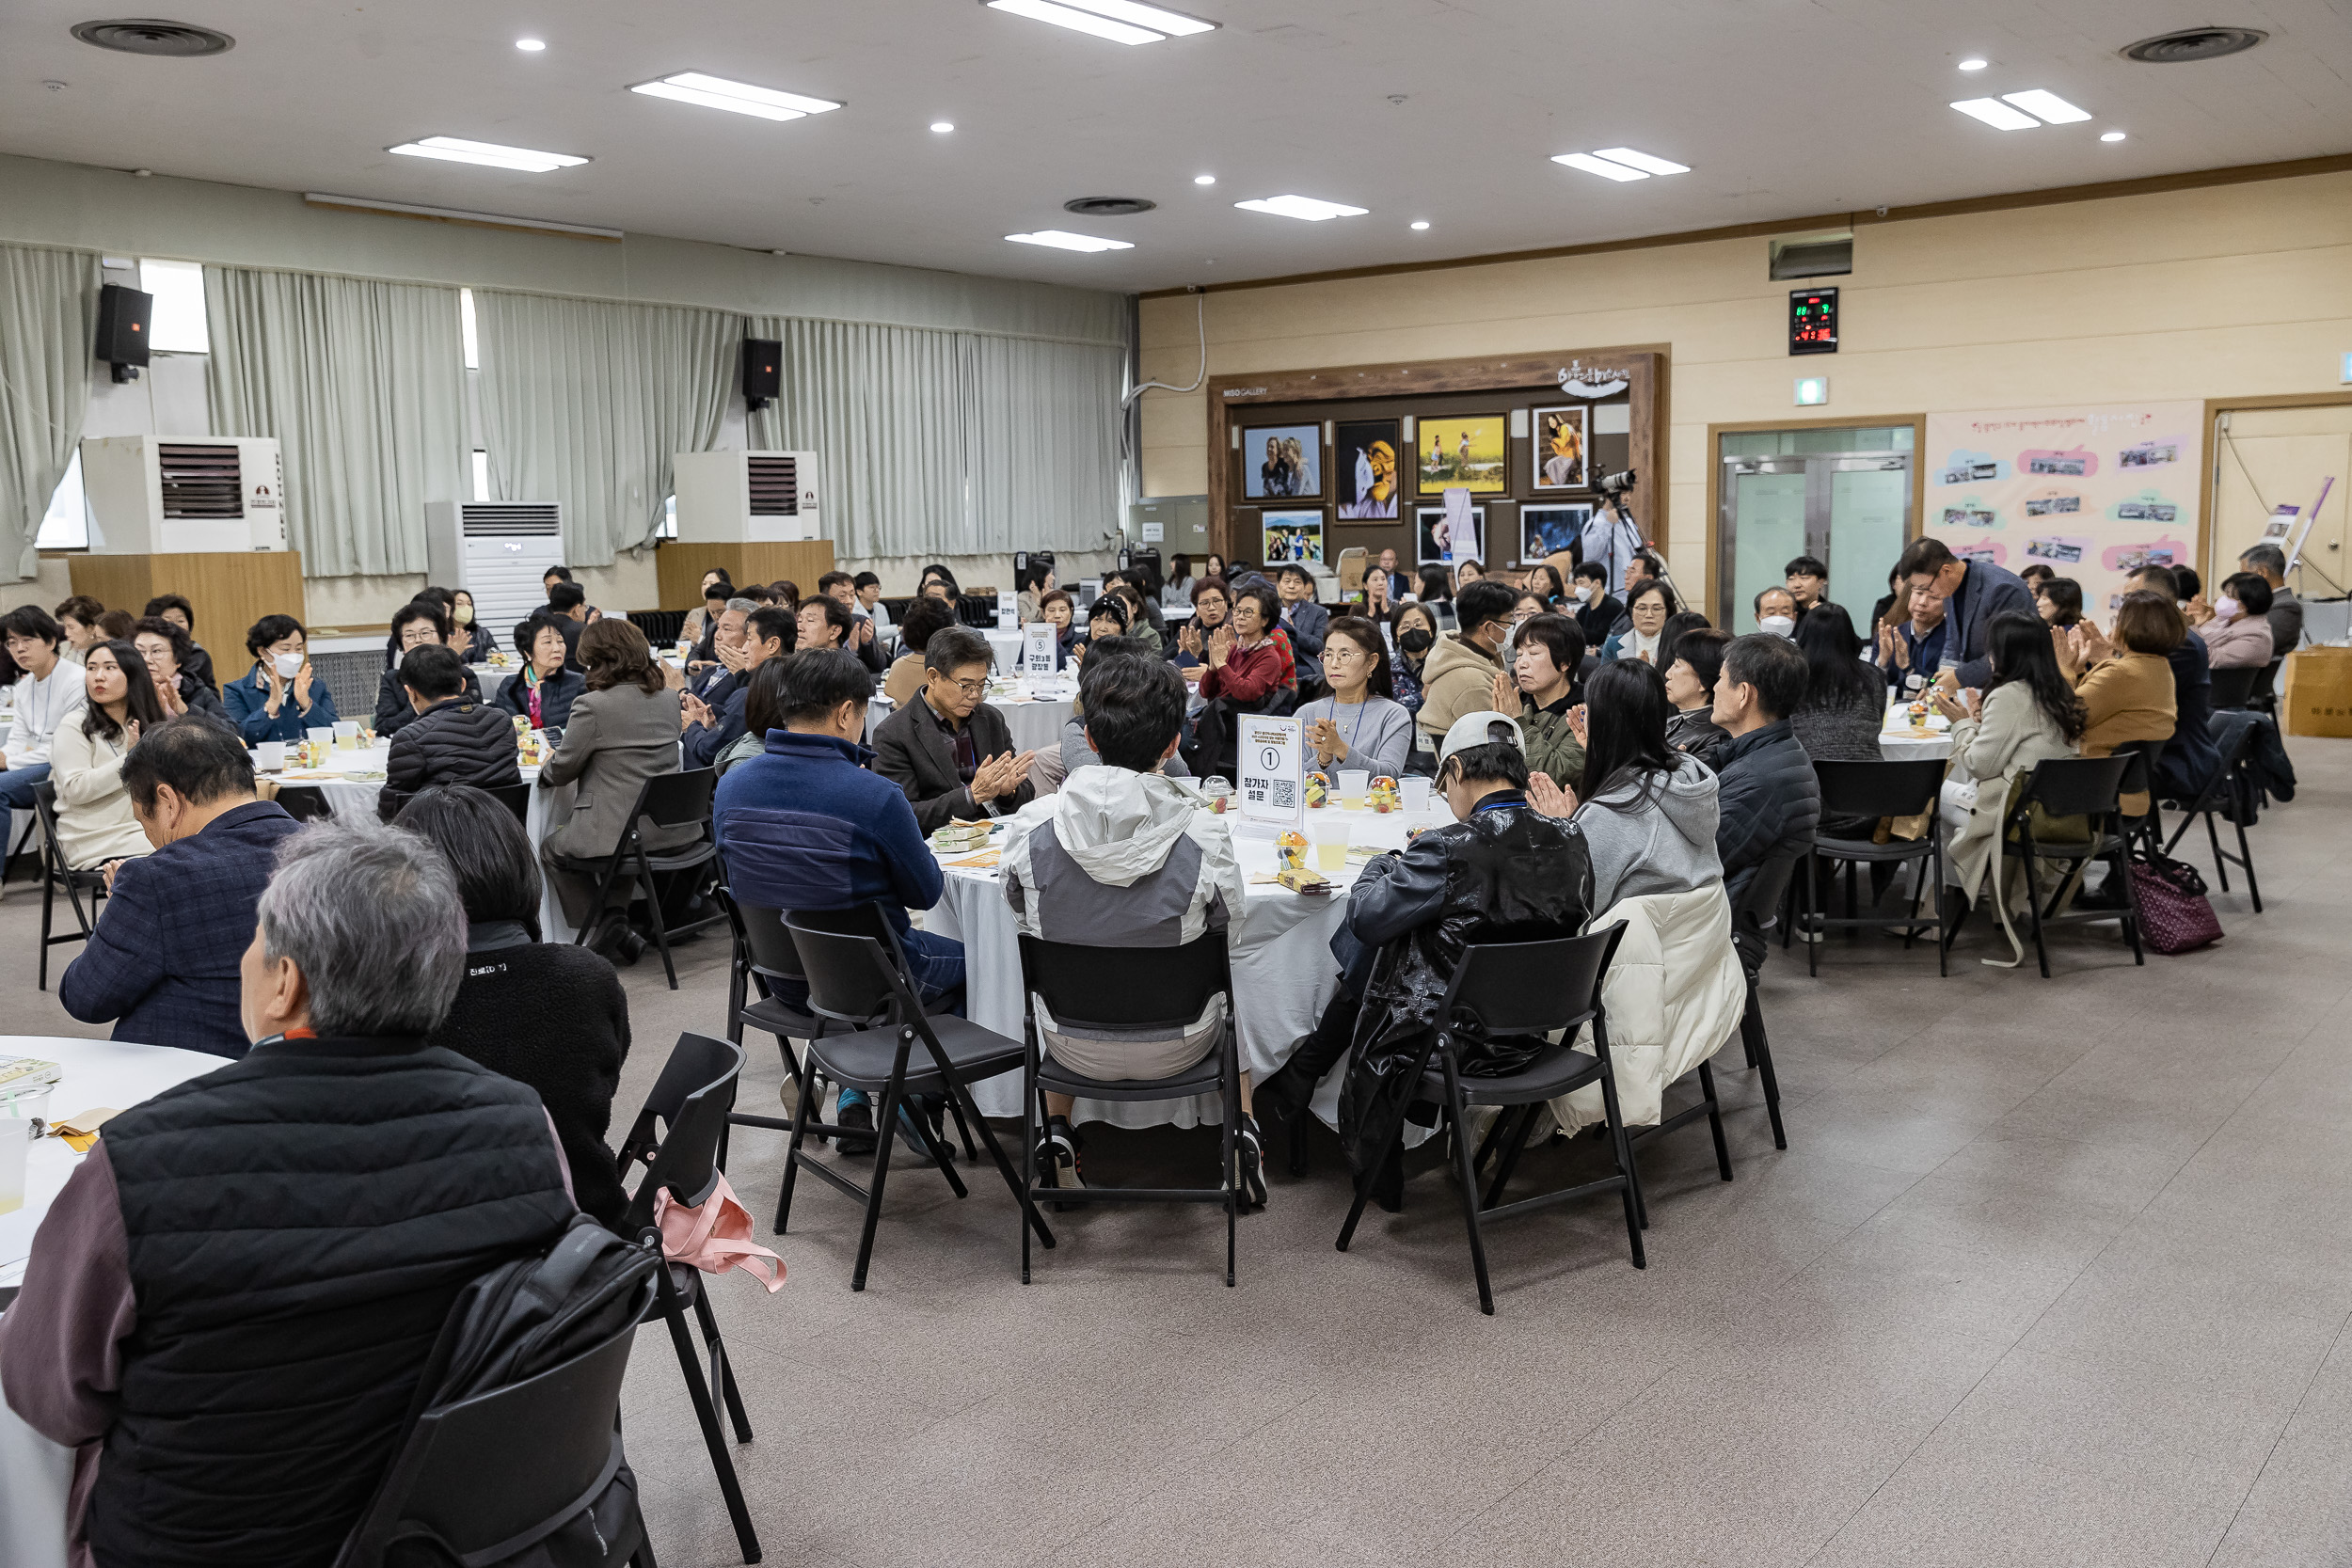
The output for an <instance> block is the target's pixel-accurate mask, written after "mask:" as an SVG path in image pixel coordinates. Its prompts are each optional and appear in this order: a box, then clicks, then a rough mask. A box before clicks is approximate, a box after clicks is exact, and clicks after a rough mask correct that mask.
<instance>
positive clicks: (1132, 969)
mask: <svg viewBox="0 0 2352 1568" xmlns="http://www.w3.org/2000/svg"><path fill="white" fill-rule="evenodd" d="M1021 978H1022V983H1023V984H1024V985H1025V987H1026V988H1027V989H1028V990H1030V991H1032V992H1034V993H1035V994H1036V995H1037V997H1038V998H1039V1000H1041V1001H1042V1002H1043V1003H1044V1004H1045V1010H1046V1011H1047V1012H1049V1013H1051V1014H1052V1015H1053V1017H1054V1022H1055V1023H1056V1024H1057V1025H1065V1026H1070V1025H1074V1026H1081V1027H1086V1028H1092V1029H1108V1030H1120V1031H1132V1032H1135V1033H1142V1032H1143V1031H1145V1030H1147V1029H1152V1028H1156V1027H1163V1026H1164V1027H1167V1028H1170V1029H1176V1030H1183V1029H1186V1028H1189V1027H1190V1026H1191V1025H1192V1024H1193V1023H1195V1022H1198V1021H1199V1019H1200V1015H1201V1014H1202V1013H1203V1012H1204V1011H1206V1010H1207V1008H1208V1006H1209V999H1210V998H1211V997H1214V996H1216V995H1218V994H1219V993H1230V992H1231V990H1232V974H1231V971H1230V969H1229V968H1228V964H1227V958H1226V940H1225V933H1224V932H1223V931H1204V932H1202V933H1201V934H1200V937H1199V938H1198V939H1197V940H1195V941H1192V942H1186V943H1185V944H1184V946H1182V947H1087V946H1082V945H1080V944H1079V943H1076V942H1047V941H1045V940H1043V939H1042V938H1040V937H1032V936H1024V937H1023V938H1022V939H1021Z"/></svg>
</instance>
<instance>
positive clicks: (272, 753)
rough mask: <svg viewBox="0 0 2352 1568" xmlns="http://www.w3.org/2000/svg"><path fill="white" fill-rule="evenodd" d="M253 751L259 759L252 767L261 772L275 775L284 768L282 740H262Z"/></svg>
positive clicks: (284, 748)
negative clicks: (257, 754)
mask: <svg viewBox="0 0 2352 1568" xmlns="http://www.w3.org/2000/svg"><path fill="white" fill-rule="evenodd" d="M254 751H255V752H258V753H259V757H258V759H257V760H256V761H255V763H254V764H253V766H254V767H255V768H259V769H260V770H261V771H262V772H264V773H275V772H278V770H280V769H281V768H284V767H285V766H286V743H285V742H284V741H282V740H264V741H262V743H261V744H260V745H259V746H256V747H255V748H254Z"/></svg>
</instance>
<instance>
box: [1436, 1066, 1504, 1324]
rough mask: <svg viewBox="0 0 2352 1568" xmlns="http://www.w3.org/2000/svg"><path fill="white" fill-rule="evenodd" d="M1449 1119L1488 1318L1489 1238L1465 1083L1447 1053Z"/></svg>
mask: <svg viewBox="0 0 2352 1568" xmlns="http://www.w3.org/2000/svg"><path fill="white" fill-rule="evenodd" d="M1441 1059H1442V1060H1443V1062H1444V1064H1445V1119H1446V1125H1447V1127H1448V1128H1449V1129H1450V1130H1451V1132H1453V1135H1454V1179H1455V1184H1456V1186H1457V1187H1458V1188H1459V1189H1460V1190H1459V1192H1458V1193H1457V1194H1456V1196H1458V1197H1460V1199H1461V1200H1462V1224H1463V1226H1464V1227H1465V1228H1467V1229H1468V1230H1469V1231H1470V1268H1471V1269H1472V1270H1473V1271H1474V1272H1475V1273H1476V1274H1477V1275H1478V1309H1479V1310H1480V1311H1481V1312H1484V1313H1485V1314H1486V1316H1487V1317H1490V1318H1491V1317H1493V1316H1494V1315H1495V1292H1494V1285H1493V1283H1492V1282H1491V1281H1490V1280H1489V1279H1488V1278H1487V1276H1486V1236H1485V1235H1484V1234H1483V1233H1482V1232H1481V1231H1480V1230H1479V1228H1478V1177H1477V1176H1476V1174H1475V1173H1473V1172H1472V1171H1471V1170H1470V1139H1469V1138H1468V1137H1466V1136H1465V1135H1464V1133H1463V1128H1462V1111H1463V1108H1464V1107H1463V1105H1462V1079H1461V1075H1460V1073H1459V1071H1458V1070H1457V1069H1455V1067H1454V1053H1453V1052H1451V1051H1448V1052H1445V1053H1443V1054H1442V1057H1441Z"/></svg>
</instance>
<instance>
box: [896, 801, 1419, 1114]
mask: <svg viewBox="0 0 2352 1568" xmlns="http://www.w3.org/2000/svg"><path fill="white" fill-rule="evenodd" d="M1325 812H1328V813H1329V814H1330V815H1331V816H1343V817H1345V818H1346V819H1347V821H1348V823H1349V827H1350V832H1349V835H1348V839H1349V843H1350V845H1351V847H1369V848H1372V849H1375V850H1377V849H1400V848H1403V847H1404V846H1405V833H1406V829H1408V828H1414V827H1428V826H1434V825H1437V824H1439V823H1444V822H1450V821H1452V820H1453V816H1452V814H1450V813H1449V812H1447V811H1446V809H1445V807H1444V806H1443V805H1442V804H1439V803H1436V802H1434V801H1433V803H1432V807H1431V809H1430V810H1429V811H1428V812H1424V813H1420V814H1416V815H1411V816H1408V815H1406V813H1404V812H1391V813H1388V814H1386V815H1382V814H1379V813H1375V812H1371V811H1357V812H1343V811H1341V810H1340V809H1339V808H1338V806H1337V805H1336V804H1334V805H1332V806H1329V807H1326V808H1324V809H1323V811H1318V812H1316V813H1313V814H1312V815H1314V816H1323V815H1324V813H1325ZM1227 820H1228V821H1229V822H1231V823H1232V834H1233V847H1234V850H1235V852H1236V854H1237V856H1238V858H1239V859H1240V861H1241V869H1242V875H1243V877H1244V878H1245V879H1248V883H1247V895H1246V897H1245V899H1244V903H1243V915H1242V921H1241V927H1240V929H1239V930H1238V931H1237V932H1235V933H1234V934H1233V939H1232V970H1233V1004H1234V1007H1235V1009H1236V1012H1237V1014H1238V1022H1239V1025H1240V1037H1241V1066H1242V1070H1243V1071H1244V1072H1248V1073H1250V1074H1253V1075H1254V1076H1255V1077H1256V1078H1258V1079H1263V1077H1264V1076H1265V1075H1266V1074H1268V1073H1271V1072H1273V1071H1274V1070H1275V1069H1278V1068H1279V1067H1280V1066H1281V1065H1282V1064H1283V1063H1284V1062H1286V1061H1288V1060H1289V1059H1290V1054H1291V1048H1292V1046H1294V1045H1295V1044H1296V1043H1297V1040H1298V1037H1299V1036H1301V1035H1304V1034H1306V1033H1307V1032H1308V1031H1310V1030H1311V1029H1312V1028H1313V1027H1314V1026H1315V1023H1316V1022H1317V1021H1318V1020H1319V1019H1321V1018H1322V1016H1323V1009H1324V1007H1325V1006H1326V1005H1327V1004H1328V1003H1329V1002H1330V1000H1331V994H1332V992H1333V991H1335V990H1338V989H1339V978H1340V975H1339V964H1338V962H1337V960H1335V959H1334V958H1332V957H1331V938H1332V936H1333V934H1334V933H1335V932H1337V931H1338V929H1339V927H1340V921H1341V919H1342V917H1343V914H1344V913H1345V911H1346V908H1347V890H1348V888H1349V886H1350V885H1351V884H1353V883H1354V881H1355V879H1356V874H1357V870H1358V867H1357V866H1356V865H1355V864H1352V863H1351V864H1350V865H1349V866H1348V867H1347V868H1346V869H1345V870H1343V871H1328V870H1327V871H1325V872H1324V873H1323V874H1324V875H1325V876H1326V877H1328V878H1330V879H1331V880H1332V882H1333V883H1334V884H1336V886H1335V891H1333V892H1331V893H1329V894H1299V893H1292V892H1290V891H1289V890H1288V889H1286V888H1283V887H1280V886H1278V885H1276V884H1275V883H1274V882H1272V881H1271V880H1267V881H1260V880H1257V879H1258V878H1261V877H1265V878H1269V879H1270V878H1271V877H1272V875H1273V873H1274V869H1275V863H1274V833H1275V830H1274V829H1271V828H1267V827H1263V826H1261V825H1258V824H1255V823H1246V822H1243V821H1242V820H1241V819H1240V818H1238V817H1229V818H1228V819H1227ZM997 838H998V840H999V841H1000V842H1001V840H1002V838H1003V834H1002V833H999V834H998V835H997ZM965 858H967V857H966V856H964V855H962V854H960V853H959V854H950V855H942V856H941V857H940V860H941V864H942V866H943V868H944V869H945V870H946V876H947V891H946V894H945V895H943V896H942V897H941V899H940V901H939V904H938V906H937V907H936V908H935V909H933V910H932V911H930V914H929V915H927V916H926V917H925V919H924V928H925V929H927V930H931V931H936V932H938V933H940V934H941V935H943V936H949V937H956V938H960V939H961V941H962V942H963V961H964V1000H965V1011H966V1013H967V1015H968V1016H969V1017H970V1018H971V1020H972V1022H975V1023H978V1024H982V1025H984V1026H986V1027H987V1028H990V1029H993V1030H995V1031H996V1032H997V1033H998V1034H1000V1035H1006V1036H1009V1037H1012V1038H1014V1039H1019V1038H1021V1037H1022V1021H1023V1019H1024V1016H1025V1012H1026V1007H1025V998H1024V996H1023V994H1022V986H1021V950H1020V943H1019V941H1018V936H1019V930H1018V927H1016V926H1015V925H1014V922H1013V916H1012V908H1011V906H1010V905H1009V904H1007V903H1006V902H1005V890H1004V885H1003V881H1002V879H1001V876H1000V874H999V873H998V872H997V871H996V870H994V869H993V868H989V869H974V868H970V867H963V866H958V865H955V864H953V862H955V861H958V860H962V859H965ZM1344 1070H1345V1063H1344V1062H1343V1063H1342V1064H1341V1066H1340V1067H1338V1068H1335V1069H1332V1071H1331V1072H1330V1073H1329V1074H1328V1075H1327V1077H1326V1078H1325V1079H1324V1081H1323V1083H1322V1084H1321V1085H1319V1086H1318V1087H1317V1088H1316V1090H1315V1096H1314V1104H1313V1108H1314V1112H1315V1114H1316V1115H1317V1116H1319V1117H1322V1118H1323V1119H1324V1120H1325V1121H1326V1122H1327V1123H1329V1124H1331V1125H1333V1126H1337V1125H1338V1122H1339V1094H1340V1077H1341V1075H1342V1073H1343V1072H1344ZM972 1092H973V1098H974V1100H975V1101H977V1104H978V1105H979V1108H980V1110H981V1112H982V1113H983V1114H984V1115H987V1116H992V1117H1017V1116H1019V1115H1020V1114H1021V1075H1020V1074H1019V1073H1017V1072H1008V1073H1003V1074H1000V1075H998V1076H997V1077H994V1078H991V1079H988V1080H986V1081H985V1082H983V1083H980V1084H977V1085H974V1087H973V1091H972ZM1220 1115H1221V1111H1220V1108H1219V1105H1218V1101H1217V1097H1216V1096H1215V1095H1201V1096H1197V1097H1195V1098H1193V1099H1190V1100H1181V1101H1145V1102H1140V1103H1131V1102H1125V1101H1117V1102H1114V1101H1095V1100H1082V1101H1079V1102H1078V1117H1079V1119H1081V1120H1088V1121H1105V1122H1109V1123H1111V1124H1112V1125H1114V1126H1118V1127H1150V1126H1155V1125H1158V1124H1161V1123H1167V1122H1173V1123H1174V1124H1176V1125H1177V1126H1179V1127H1192V1126H1196V1125H1198V1124H1200V1122H1203V1121H1215V1120H1216V1119H1218V1117H1220ZM1416 1131H1418V1130H1416Z"/></svg>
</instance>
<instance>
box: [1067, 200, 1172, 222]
mask: <svg viewBox="0 0 2352 1568" xmlns="http://www.w3.org/2000/svg"><path fill="white" fill-rule="evenodd" d="M1158 205H1159V203H1158V202H1156V201H1146V200H1144V199H1143V198H1141V197H1139V196H1082V197H1079V198H1077V199H1076V200H1074V201H1065V202H1063V203H1062V204H1061V210H1062V211H1063V212H1065V213H1075V214H1078V215H1079V216H1080V217H1082V218H1131V217H1134V216H1135V215H1136V214H1137V213H1148V212H1150V211H1151V210H1152V208H1154V207H1156V206H1158Z"/></svg>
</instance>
